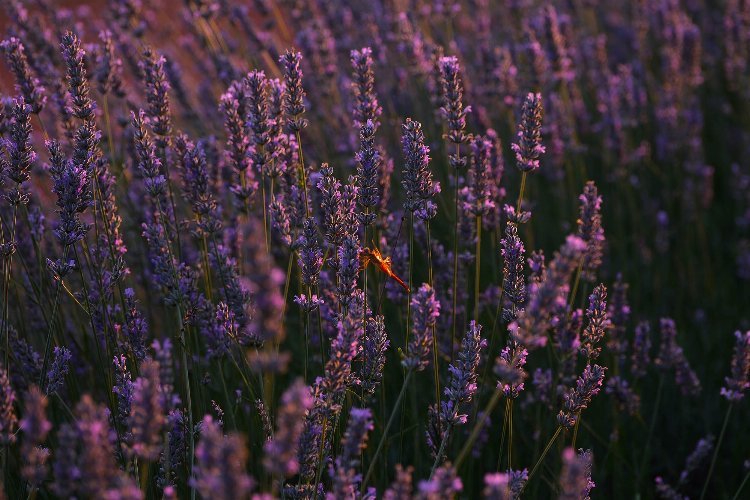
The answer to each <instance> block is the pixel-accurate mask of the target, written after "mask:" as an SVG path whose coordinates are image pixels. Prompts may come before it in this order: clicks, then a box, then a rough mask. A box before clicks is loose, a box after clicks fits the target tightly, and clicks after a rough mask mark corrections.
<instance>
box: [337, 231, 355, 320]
mask: <svg viewBox="0 0 750 500" xmlns="http://www.w3.org/2000/svg"><path fill="white" fill-rule="evenodd" d="M359 252H360V246H359V239H358V238H356V237H354V236H347V237H346V238H344V241H343V242H342V244H341V246H340V247H339V248H338V250H337V254H338V255H337V259H338V262H337V264H336V268H337V270H336V277H337V281H338V285H337V287H336V295H337V297H338V300H339V304H341V307H342V308H343V309H344V311H347V310H348V309H349V307H350V306H351V305H352V302H353V300H354V291H355V290H356V288H357V277H358V276H359V266H360V264H359Z"/></svg>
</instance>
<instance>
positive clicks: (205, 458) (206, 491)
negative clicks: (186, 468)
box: [191, 415, 254, 500]
mask: <svg viewBox="0 0 750 500" xmlns="http://www.w3.org/2000/svg"><path fill="white" fill-rule="evenodd" d="M247 455H248V453H247V447H246V446H245V443H244V442H243V439H242V438H241V437H240V436H239V435H237V434H230V435H228V436H224V435H223V434H222V431H221V428H220V427H219V425H218V424H217V423H216V422H214V419H213V418H212V417H211V416H210V415H206V416H205V417H203V421H202V422H201V438H200V441H199V443H198V445H197V446H196V448H195V469H194V476H195V477H194V478H193V479H191V486H192V487H193V488H195V489H196V490H198V493H200V494H201V496H203V497H204V498H216V499H219V500H230V499H233V498H245V497H246V496H247V495H248V494H249V493H250V490H251V489H252V487H253V484H254V481H253V480H252V478H250V476H248V475H247V473H246V472H245V470H246V464H247V458H248V457H247Z"/></svg>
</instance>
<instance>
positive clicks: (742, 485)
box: [732, 471, 750, 500]
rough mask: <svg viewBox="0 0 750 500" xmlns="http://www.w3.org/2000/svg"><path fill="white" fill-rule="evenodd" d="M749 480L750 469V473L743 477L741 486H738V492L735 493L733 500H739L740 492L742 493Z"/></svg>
mask: <svg viewBox="0 0 750 500" xmlns="http://www.w3.org/2000/svg"><path fill="white" fill-rule="evenodd" d="M748 480H750V471H748V473H747V474H745V479H743V480H742V482H741V483H740V487H739V488H737V493H735V494H734V496H733V497H732V500H737V499H738V498H740V493H742V488H744V487H745V484H747V481H748Z"/></svg>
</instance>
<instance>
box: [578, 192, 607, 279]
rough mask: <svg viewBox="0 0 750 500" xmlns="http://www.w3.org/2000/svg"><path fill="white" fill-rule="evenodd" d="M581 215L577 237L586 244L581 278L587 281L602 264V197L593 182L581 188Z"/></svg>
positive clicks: (593, 277) (594, 277)
mask: <svg viewBox="0 0 750 500" xmlns="http://www.w3.org/2000/svg"><path fill="white" fill-rule="evenodd" d="M578 199H579V200H580V201H581V214H580V217H579V219H578V236H579V237H580V238H581V239H582V240H583V241H584V242H585V243H586V252H585V253H584V255H583V267H582V269H583V277H584V278H585V279H586V280H587V281H594V280H595V279H596V270H597V269H598V268H599V266H601V264H602V253H603V251H604V241H605V238H604V228H603V227H602V215H601V209H602V197H601V196H599V193H598V191H597V189H596V185H595V184H594V181H588V182H587V183H586V186H585V187H584V188H583V194H581V195H580V196H579V197H578Z"/></svg>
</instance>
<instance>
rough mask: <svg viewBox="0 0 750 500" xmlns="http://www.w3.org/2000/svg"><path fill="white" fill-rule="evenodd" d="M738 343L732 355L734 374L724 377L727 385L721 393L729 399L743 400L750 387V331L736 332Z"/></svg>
mask: <svg viewBox="0 0 750 500" xmlns="http://www.w3.org/2000/svg"><path fill="white" fill-rule="evenodd" d="M734 336H735V338H736V339H737V343H736V344H735V346H734V355H733V356H732V363H731V365H730V366H731V371H732V375H731V376H729V377H724V382H725V383H726V386H725V387H722V388H721V395H722V396H724V397H725V398H727V399H728V400H729V401H733V402H734V401H741V400H742V398H744V394H743V392H745V390H747V389H748V388H750V381H749V380H748V374H750V331H747V332H745V333H742V332H739V331H737V332H734Z"/></svg>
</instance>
